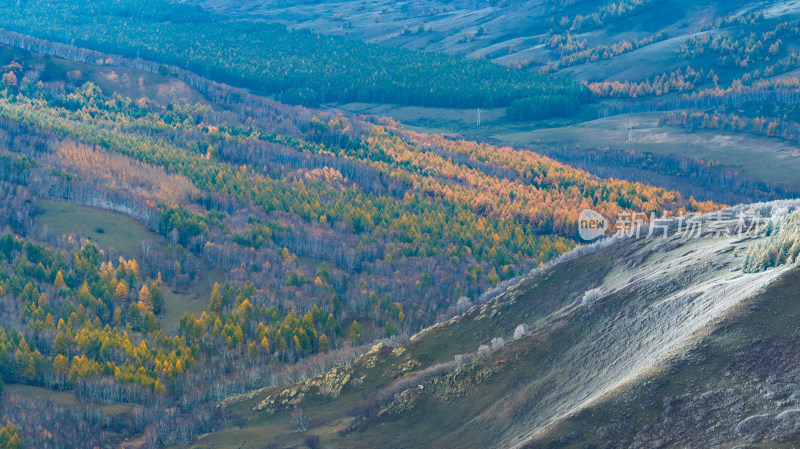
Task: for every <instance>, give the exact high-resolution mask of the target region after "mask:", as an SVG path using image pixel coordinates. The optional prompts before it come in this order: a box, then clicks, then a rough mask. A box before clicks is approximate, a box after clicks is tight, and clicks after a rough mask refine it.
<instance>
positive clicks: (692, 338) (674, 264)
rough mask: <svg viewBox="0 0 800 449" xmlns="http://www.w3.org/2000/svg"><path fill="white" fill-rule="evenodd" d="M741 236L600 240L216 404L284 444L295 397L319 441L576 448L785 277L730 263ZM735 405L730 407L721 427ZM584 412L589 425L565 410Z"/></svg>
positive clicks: (782, 270)
mask: <svg viewBox="0 0 800 449" xmlns="http://www.w3.org/2000/svg"><path fill="white" fill-rule="evenodd" d="M758 207H759V208H761V207H762V206H758ZM777 209H778V208H777V207H775V205H772V206H766V207H764V210H765V211H768V210H773V211H777ZM728 224H730V225H731V226H733V225H735V223H734V222H729V223H728ZM709 226H711V225H709ZM759 239H760V240H764V239H769V238H768V237H759ZM752 244H753V241H752V239H739V238H738V237H719V238H717V237H715V236H714V235H712V234H706V235H704V236H703V237H702V238H685V237H683V238H682V237H679V236H677V235H671V236H670V237H668V238H664V237H661V238H640V239H630V240H623V241H620V242H610V243H605V244H603V245H600V246H601V247H599V248H596V249H594V251H595V252H591V251H589V254H585V255H582V256H580V257H575V258H572V259H571V260H566V261H563V262H561V263H557V264H555V265H553V266H551V267H549V268H546V269H542V270H538V271H537V272H535V273H534V274H533V275H531V276H529V277H527V278H525V279H524V280H522V281H521V282H520V283H518V284H517V285H516V286H514V287H512V288H510V289H509V290H508V291H506V292H505V293H502V294H501V295H499V296H497V297H496V298H494V299H492V300H491V301H489V302H487V303H486V304H483V305H481V306H475V307H473V308H472V309H470V310H469V311H468V312H466V313H465V314H464V315H462V316H459V317H457V318H454V319H452V320H450V321H447V322H445V323H441V324H439V325H437V326H434V327H433V328H430V329H428V330H426V331H423V332H422V333H420V334H418V335H416V336H414V337H412V339H411V341H410V342H408V343H407V344H405V345H402V346H398V347H395V348H392V347H390V346H388V345H378V346H376V347H375V348H373V350H372V351H371V352H370V353H368V354H366V355H365V356H363V357H362V358H361V359H359V360H358V361H356V362H355V363H354V364H353V365H352V366H350V367H343V368H337V369H336V370H335V371H332V372H330V373H328V374H327V375H326V376H324V377H321V378H317V379H315V380H312V381H309V382H308V383H306V384H301V385H296V386H293V387H290V388H287V389H272V390H266V391H260V392H255V393H252V394H250V395H246V396H242V397H237V398H231V399H229V400H226V401H225V402H223V404H222V405H223V407H225V408H227V409H228V410H230V411H232V412H233V413H234V414H236V413H244V414H245V415H244V416H248V418H249V419H250V422H249V423H248V424H247V425H245V426H244V429H243V432H247V431H248V429H253V428H263V426H266V428H268V429H270V430H271V432H277V433H278V434H279V435H280V434H283V435H284V436H286V437H287V440H286V441H285V442H286V443H291V441H292V434H291V433H289V432H288V431H289V430H290V429H288V428H287V416H288V415H289V414H290V411H291V410H293V409H296V408H298V407H299V408H302V409H303V410H304V411H305V412H306V413H308V414H309V415H310V416H311V417H312V428H311V430H310V432H317V433H319V435H321V436H322V437H323V440H325V442H326V444H329V445H330V447H376V445H380V446H382V447H431V446H435V447H465V446H470V447H522V446H524V445H526V444H536V442H537V441H545V442H546V441H547V440H549V439H563V438H562V437H565V436H568V435H570V434H571V431H572V428H576V429H581V432H579V433H581V435H579V436H578V435H572V437H570V438H574V439H575V441H573V442H569V441H567V440H569V438H567V439H566V440H564V441H567V442H566V443H565V444H566V445H573V446H575V447H583V444H590V441H589V440H596V439H600V438H598V436H597V435H596V434H595V433H591V434H588V433H587V432H586V430H588V429H590V428H592V426H594V427H597V428H600V427H603V425H606V426H607V425H608V424H612V422H611V418H612V416H611V415H607V416H606V415H601V416H595V415H592V410H595V409H597V408H598V407H603V406H604V404H607V403H609V401H612V400H616V399H615V398H617V397H619V395H625V394H631V393H630V392H632V391H636V390H635V388H634V387H636V386H637V385H640V384H641V382H646V381H648V379H651V378H652V376H656V377H658V376H664V375H665V373H671V371H670V368H669V367H670V366H671V365H672V361H673V359H674V358H675V357H678V356H680V355H681V354H686V353H688V352H687V351H688V349H689V348H691V347H693V346H692V345H696V344H697V342H698V341H699V340H701V339H702V338H703V337H704V336H706V335H708V334H709V333H712V332H713V331H714V329H715V328H717V327H718V326H719V323H720V322H721V320H723V319H725V318H726V317H735V316H737V315H738V314H740V313H741V311H742V309H741V307H740V305H741V304H743V303H746V302H748V301H751V300H752V299H753V298H755V297H757V295H758V292H759V291H762V289H764V288H767V289H771V288H772V289H774V288H784V289H785V288H786V287H785V286H784V287H780V286H781V285H784V284H781V282H784V283H785V279H787V278H786V276H790V277H791V276H795V277H796V270H794V269H793V265H782V266H778V267H775V268H770V269H768V270H764V271H760V272H755V273H745V272H743V271H742V266H743V261H744V259H745V255H746V251H747V248H748V247H750V246H751V245H752ZM584 251H586V250H584ZM609 261H613V264H611V263H609ZM789 271H790V272H791V273H789V274H787V272H789ZM777 279H784V281H780V282H777V283H776V280H777ZM775 286H777V287H775ZM520 325H524V326H525V327H526V328H527V330H525V328H523V327H521V326H520ZM500 339H503V340H504V341H505V342H503V341H501V340H500ZM482 345H486V346H485V347H481V346H482ZM692 375H693V376H695V377H697V378H699V379H701V377H699V376H701V373H693V374H692ZM662 399H663V398H662ZM657 400H658V399H656V401H657ZM348 409H349V416H346V415H345V413H344V411H345V410H348ZM745 411H746V408H742V410H741V411H740V413H739V414H738V415H732V416H731V417H730V418H729V422H726V425H728V426H729V427H730V429H729V430H731V431H732V430H733V429H732V427H733V426H735V425H736V424H737V423H738V422H739V421H740V420H742V419H744V418H746V415H745ZM587 415H588V416H590V417H592V420H593V421H592V424H591V426H589V425H586V421H587V419H586V418H582V419H583V421H580V418H576V416H578V417H583V416H587ZM567 424H568V425H567ZM709 425H711V424H709ZM315 426H316V427H315ZM570 426H572V427H570ZM565 428H567V429H568V430H569V431H570V432H566V431H564V430H563V429H565ZM600 434H601V435H602V432H601V433H600ZM217 437H218V436H215V435H210V436H208V437H207V438H206V439H202V440H200V443H199V444H198V447H211V446H213V444H215V443H217V442H218V440H216V439H215V438H217ZM579 437H580V438H579ZM735 437H736V434H735V432H731V437H730V438H732V439H735ZM578 439H580V440H581V442H580V443H579V441H578ZM564 441H562V442H564ZM573 443H574V444H573ZM207 444H210V445H211V446H207ZM666 444H667V445H670V444H671V445H676V444H677V443H676V442H674V441H673V442H669V441H666Z"/></svg>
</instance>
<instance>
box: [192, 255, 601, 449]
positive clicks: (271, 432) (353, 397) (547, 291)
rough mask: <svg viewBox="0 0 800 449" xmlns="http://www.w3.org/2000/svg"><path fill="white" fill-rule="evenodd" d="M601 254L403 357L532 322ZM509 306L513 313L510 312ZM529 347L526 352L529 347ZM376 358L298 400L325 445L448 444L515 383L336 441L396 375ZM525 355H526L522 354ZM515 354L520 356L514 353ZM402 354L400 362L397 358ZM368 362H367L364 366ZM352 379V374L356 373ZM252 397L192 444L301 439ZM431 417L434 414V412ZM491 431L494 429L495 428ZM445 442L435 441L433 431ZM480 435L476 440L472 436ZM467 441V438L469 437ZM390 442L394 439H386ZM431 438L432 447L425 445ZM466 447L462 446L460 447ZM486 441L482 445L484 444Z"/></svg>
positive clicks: (432, 335)
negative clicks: (337, 385) (239, 423)
mask: <svg viewBox="0 0 800 449" xmlns="http://www.w3.org/2000/svg"><path fill="white" fill-rule="evenodd" d="M605 262H606V261H605V256H603V255H592V256H589V257H586V258H582V259H580V260H575V261H571V262H568V263H567V264H565V265H563V266H562V267H561V268H562V269H558V270H550V271H547V272H545V273H543V274H542V275H540V276H537V277H535V278H532V279H530V280H528V281H526V286H524V287H522V288H521V290H523V291H525V293H524V294H523V295H521V296H519V297H518V298H517V302H516V304H514V305H513V308H512V310H511V311H509V313H504V312H506V311H507V310H503V308H501V311H500V313H499V315H497V316H496V317H495V318H494V319H491V320H490V319H482V320H478V321H475V320H474V318H475V317H476V316H477V315H478V314H479V310H473V311H472V312H470V313H469V314H468V315H467V316H466V317H465V318H463V319H459V320H456V321H454V322H451V323H450V324H449V325H447V326H438V327H434V328H433V329H430V330H429V331H427V332H426V333H425V334H424V337H423V338H420V339H417V340H415V341H413V342H411V343H409V344H408V345H406V346H405V348H406V351H407V352H406V354H407V357H408V358H410V359H413V360H416V361H418V362H419V363H420V364H421V366H423V367H424V366H430V365H433V364H436V363H442V362H446V361H449V360H452V359H453V357H454V356H455V355H457V354H463V353H469V352H473V351H475V350H476V349H477V348H478V346H479V345H481V344H485V343H486V342H488V341H489V340H491V339H492V338H493V337H495V336H498V335H508V334H510V333H511V332H513V330H514V328H515V327H516V326H517V325H518V324H519V322H520V321H521V320H525V321H537V320H539V319H542V318H543V317H546V316H547V315H549V314H550V313H552V312H554V311H555V310H557V309H558V308H560V307H561V306H563V305H564V304H565V303H567V302H570V301H572V300H574V299H575V297H574V294H575V293H574V292H576V291H580V292H583V291H585V290H588V289H590V288H593V287H594V286H595V285H596V282H597V279H600V278H602V277H603V276H604V275H605V274H606V273H607V272H608V271H609V270H610V266H609V265H608V264H607V263H605ZM511 312H513V313H511ZM564 332H567V333H569V332H570V330H569V329H566V328H560V329H559V330H558V331H557V332H556V333H555V334H553V335H546V334H545V335H543V336H542V337H543V338H542V340H539V339H538V338H537V339H536V341H535V342H534V346H535V347H536V348H538V349H539V350H541V351H542V353H541V354H538V355H536V354H534V355H533V357H531V358H527V359H526V363H527V364H528V365H529V366H532V367H534V369H535V367H536V366H537V363H543V362H544V359H546V357H547V352H548V351H551V350H553V349H556V348H557V346H558V339H559V338H560V337H565V335H564V334H563V333H564ZM535 351H536V349H532V350H531V352H535ZM382 355H383V357H380V358H378V359H377V361H376V364H375V366H374V367H372V368H364V365H361V366H358V365H357V368H356V371H357V375H358V374H361V375H365V376H366V378H365V380H364V383H363V384H362V385H360V386H357V387H354V386H352V385H350V384H348V385H347V386H345V387H344V389H343V391H342V394H341V396H339V397H338V398H337V399H336V400H329V399H326V398H319V397H311V398H310V399H309V401H308V402H306V403H304V404H303V407H305V409H306V410H309V411H310V412H311V414H312V426H313V428H312V431H313V433H315V434H319V435H320V436H321V437H323V439H324V440H326V447H364V448H370V447H386V445H387V444H389V445H391V446H392V447H421V446H426V445H429V446H428V447H437V444H438V445H440V446H438V447H453V444H454V441H452V440H451V437H452V435H447V436H446V435H444V434H442V433H441V431H442V429H456V428H458V427H460V425H461V424H463V423H464V422H465V421H467V420H468V418H469V417H470V416H474V415H476V414H478V413H480V412H481V411H482V410H483V408H484V407H485V405H486V404H487V403H490V402H492V401H493V400H494V399H497V398H499V397H502V396H503V395H504V394H505V392H506V391H507V388H509V385H513V384H514V383H515V382H516V380H515V375H514V374H513V371H506V372H505V373H504V374H503V376H502V378H493V379H492V381H491V382H490V383H487V384H483V388H481V389H480V390H476V391H475V392H473V393H472V394H468V395H465V396H464V397H463V398H460V399H459V400H458V402H456V403H447V404H442V403H438V402H437V401H431V402H429V403H425V404H423V405H421V406H419V408H417V409H415V410H414V412H413V413H411V414H409V415H407V416H406V417H405V418H407V419H403V420H391V421H385V422H381V423H380V425H379V426H377V427H372V428H370V429H368V430H367V431H365V432H360V431H356V432H352V433H350V434H348V435H347V436H346V437H344V438H342V439H340V438H339V437H338V432H339V431H341V430H343V429H345V428H346V427H347V426H348V425H349V424H350V423H351V418H349V417H347V416H346V415H345V414H344V412H345V411H346V410H347V409H349V408H350V407H351V406H353V405H355V404H356V403H358V402H359V401H360V400H361V399H362V398H363V397H364V395H365V394H366V393H368V392H370V391H374V390H375V389H376V388H380V387H382V386H385V385H387V384H388V382H389V381H390V380H391V379H393V378H394V375H392V374H390V373H393V372H394V369H395V368H396V367H395V364H396V363H397V360H395V359H394V358H393V357H390V356H387V354H386V353H385V351H384V354H382ZM530 355H531V354H530V353H529V354H528V356H530ZM517 358H518V356H517ZM402 360H406V359H405V358H403V359H402ZM367 365H368V364H367ZM354 377H356V375H354ZM270 391H274V390H267V391H265V392H262V393H261V394H259V395H258V397H259V398H263V395H264V394H266V393H268V392H270ZM255 403H257V401H254V400H253V399H249V400H244V401H242V402H238V403H234V404H233V405H231V406H230V407H229V408H230V409H231V410H232V411H233V412H234V413H245V414H246V415H245V416H247V421H246V424H245V425H244V426H243V428H241V429H229V430H225V431H222V432H219V433H214V434H211V435H208V436H205V437H204V438H201V439H199V440H198V442H197V445H196V447H197V448H212V447H216V448H228V447H230V448H234V447H240V446H239V445H240V444H242V442H243V441H245V440H246V444H245V445H244V446H241V447H244V448H247V447H250V448H256V447H258V444H261V443H263V442H264V441H270V440H276V441H280V442H282V443H283V444H286V445H292V444H300V442H301V441H302V436H301V435H299V434H297V433H296V432H294V431H293V429H292V428H291V426H290V425H289V422H288V412H286V411H278V412H277V413H276V414H275V415H272V416H269V415H267V414H266V413H263V412H257V413H254V414H250V412H249V410H250V409H251V408H252V407H253V406H254V404H255ZM434 416H435V417H436V418H435V419H432V417H434ZM495 430H496V429H495ZM437 434H438V435H440V436H441V437H442V438H444V440H442V441H437V444H433V442H434V439H435V438H436V435H437ZM494 436H496V435H492V434H491V433H487V432H485V431H482V430H481V431H480V432H477V433H476V434H474V435H470V438H469V439H461V438H459V440H458V441H462V442H464V444H467V445H468V446H472V447H481V444H478V445H477V446H473V443H476V442H477V441H479V440H482V441H481V442H482V443H484V444H487V443H488V442H490V441H491V438H493V437H494ZM472 438H478V439H479V440H473V439H472ZM467 441H469V442H470V443H467ZM388 442H392V443H388ZM431 444H433V445H432V446H430V445H431ZM464 447H466V446H464ZM483 447H485V446H483Z"/></svg>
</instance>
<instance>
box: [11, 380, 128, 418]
mask: <svg viewBox="0 0 800 449" xmlns="http://www.w3.org/2000/svg"><path fill="white" fill-rule="evenodd" d="M3 395H5V396H22V397H26V398H45V399H49V400H51V401H53V402H55V403H56V404H61V405H77V404H78V403H79V400H78V398H76V397H75V395H74V394H72V393H69V392H66V391H56V390H51V389H49V388H42V387H35V386H32V385H23V384H8V385H6V386H5V388H3ZM97 407H98V408H99V409H100V410H102V411H103V413H104V414H105V415H106V416H113V415H119V414H122V413H128V412H129V411H131V410H132V409H133V404H109V405H98V406H97Z"/></svg>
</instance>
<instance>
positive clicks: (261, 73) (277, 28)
mask: <svg viewBox="0 0 800 449" xmlns="http://www.w3.org/2000/svg"><path fill="white" fill-rule="evenodd" d="M0 12H2V14H0V17H2V18H0V27H4V28H7V29H11V30H13V31H19V32H23V33H26V34H31V35H34V36H38V37H44V38H47V39H50V40H54V41H60V42H65V43H75V44H77V45H80V46H84V47H88V48H93V49H96V50H101V51H105V52H109V53H117V54H119V53H121V54H123V55H125V56H131V57H133V56H136V57H142V58H144V59H149V60H154V61H160V62H163V63H165V64H174V65H177V66H180V67H182V68H187V69H189V70H192V71H194V72H196V73H198V74H201V75H206V76H209V77H211V78H213V79H215V80H218V81H222V82H227V83H231V84H234V85H239V86H246V87H249V88H252V89H254V90H256V91H259V92H261V93H267V94H276V95H278V96H279V98H280V99H281V100H283V101H285V102H290V103H294V104H305V105H315V104H319V103H320V102H324V101H344V102H350V101H374V102H385V103H400V104H412V105H436V106H454V107H489V106H505V105H508V104H509V103H511V102H512V101H514V100H517V99H520V98H539V97H547V98H548V99H551V100H549V101H553V99H558V100H563V101H568V102H569V101H573V99H576V100H577V101H583V102H585V101H587V100H588V98H589V92H588V91H587V90H586V89H585V88H584V87H582V86H580V85H579V84H577V83H573V82H570V81H566V80H563V79H559V78H554V77H550V76H546V75H540V74H537V73H532V72H528V71H525V70H520V69H518V68H514V67H506V66H499V65H497V64H492V63H489V62H486V61H481V60H474V59H464V58H460V57H454V56H449V55H444V54H439V53H432V52H431V53H419V52H413V51H410V50H406V49H400V48H393V47H380V46H374V45H366V44H363V43H360V42H357V41H351V40H347V39H343V38H338V37H330V36H322V35H318V34H312V33H309V32H306V31H290V30H288V29H286V28H285V27H284V26H282V25H278V24H268V23H263V22H244V21H225V22H220V21H218V20H216V19H214V18H213V17H212V16H211V15H209V14H208V13H206V12H205V11H203V10H201V9H199V8H197V7H190V6H184V5H181V4H173V3H169V2H167V1H165V0H148V1H144V2H140V1H129V0H126V1H119V0H114V1H112V0H95V1H91V2H79V3H75V2H71V1H59V2H56V3H53V2H50V1H26V2H24V3H22V4H21V5H20V4H19V3H18V2H16V0H7V1H6V0H4V1H3V2H0ZM175 18H180V19H178V20H175Z"/></svg>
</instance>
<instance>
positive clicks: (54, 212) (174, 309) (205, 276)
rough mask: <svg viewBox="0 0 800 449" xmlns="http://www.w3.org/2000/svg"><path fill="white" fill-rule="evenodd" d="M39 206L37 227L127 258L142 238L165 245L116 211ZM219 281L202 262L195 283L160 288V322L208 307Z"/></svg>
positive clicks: (134, 255) (218, 275) (45, 202)
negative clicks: (185, 288) (181, 289)
mask: <svg viewBox="0 0 800 449" xmlns="http://www.w3.org/2000/svg"><path fill="white" fill-rule="evenodd" d="M39 209H40V214H39V215H37V216H36V218H35V221H36V225H37V226H38V227H42V226H47V227H48V228H49V229H50V231H51V232H55V233H57V234H71V233H76V234H78V235H83V236H86V238H87V239H89V241H91V242H93V243H94V244H96V245H97V246H98V247H99V248H101V249H115V250H117V251H119V252H121V253H122V254H124V255H125V256H127V257H129V258H138V257H139V256H140V249H139V248H140V244H141V241H142V240H150V241H152V242H153V243H154V244H155V245H156V246H159V247H161V248H163V247H165V246H167V244H168V242H167V240H166V239H165V238H164V237H162V236H161V235H159V234H157V233H155V232H151V231H150V230H148V229H147V228H146V227H145V226H144V225H142V224H141V223H140V222H138V221H136V220H134V219H133V218H130V217H128V216H127V215H123V214H120V213H117V212H110V211H106V210H101V209H96V208H93V207H86V206H80V205H77V204H71V203H64V202H58V201H49V200H40V201H39ZM99 230H102V232H99ZM222 281H224V274H223V273H222V272H220V271H218V270H211V269H208V268H207V267H206V266H205V264H203V265H202V268H201V271H200V273H199V280H198V282H197V284H196V285H195V286H194V287H193V288H192V289H190V290H189V291H188V292H186V293H175V292H173V291H172V290H171V289H169V288H166V289H164V290H163V293H164V302H165V304H164V310H163V312H162V313H161V314H160V315H159V319H160V321H161V324H162V325H168V324H170V323H175V322H177V321H178V319H179V318H180V317H181V315H183V314H184V313H185V312H189V313H195V314H200V313H202V311H203V310H205V309H206V308H207V306H208V296H209V294H210V292H211V287H212V286H213V285H214V282H222Z"/></svg>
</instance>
